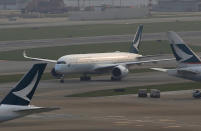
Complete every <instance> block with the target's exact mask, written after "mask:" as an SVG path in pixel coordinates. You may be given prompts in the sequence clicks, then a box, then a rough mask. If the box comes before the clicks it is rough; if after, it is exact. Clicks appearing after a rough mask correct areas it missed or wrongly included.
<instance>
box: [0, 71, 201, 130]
mask: <svg viewBox="0 0 201 131" xmlns="http://www.w3.org/2000/svg"><path fill="white" fill-rule="evenodd" d="M102 78H104V79H105V80H103V79H102ZM106 79H107V77H106V78H105V77H97V78H96V79H95V81H91V82H77V79H71V80H68V81H66V83H64V84H60V83H58V82H57V81H56V80H49V81H41V83H40V84H39V88H38V90H37V92H36V95H35V97H34V99H33V101H32V104H34V105H37V106H45V107H52V106H53V107H60V108H61V109H60V110H58V111H53V112H49V113H43V114H37V115H31V116H27V117H25V118H21V119H17V120H13V121H10V122H6V123H1V124H0V129H1V130H4V131H10V130H15V131H27V130H29V131H80V130H81V131H100V130H101V131H102V130H106V131H108V130H110V131H122V130H125V131H133V130H138V131H161V130H164V131H170V130H171V131H189V130H190V131H197V130H199V129H200V128H201V125H200V122H201V119H200V115H201V112H200V108H201V100H200V99H193V98H192V96H191V93H192V91H179V92H164V93H162V97H161V99H151V98H138V97H137V96H136V95H123V96H111V97H96V98H70V97H64V96H66V95H69V94H74V93H78V92H85V91H93V90H100V89H109V88H119V87H127V86H131V85H132V86H138V85H146V84H153V83H154V84H157V83H160V82H169V83H171V82H187V81H184V80H182V79H173V77H168V76H167V75H166V74H163V73H159V72H158V73H146V74H144V73H140V74H135V75H129V77H128V79H126V80H124V81H122V82H109V81H107V80H106ZM12 84H14V83H9V84H1V85H0V92H1V95H0V96H1V98H2V96H3V95H4V94H5V93H6V92H7V91H8V90H10V85H12ZM2 92H4V93H2Z"/></svg>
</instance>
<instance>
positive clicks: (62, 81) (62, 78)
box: [60, 75, 64, 83]
mask: <svg viewBox="0 0 201 131" xmlns="http://www.w3.org/2000/svg"><path fill="white" fill-rule="evenodd" d="M60 83H64V75H62V77H61V78H60Z"/></svg>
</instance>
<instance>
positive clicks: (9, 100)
mask: <svg viewBox="0 0 201 131" xmlns="http://www.w3.org/2000/svg"><path fill="white" fill-rule="evenodd" d="M46 65H47V64H46V63H44V64H35V65H33V67H32V68H31V69H30V71H29V72H28V73H27V74H26V75H25V76H24V77H23V78H22V79H21V81H20V82H19V83H18V84H17V85H16V86H15V88H13V89H12V90H11V91H10V92H9V94H8V95H7V96H6V97H5V98H4V99H3V101H2V102H1V104H6V105H21V106H25V105H29V103H30V101H31V99H32V97H33V95H34V92H35V90H36V88H37V86H38V83H39V81H40V79H41V76H42V74H43V72H44V70H45V67H46Z"/></svg>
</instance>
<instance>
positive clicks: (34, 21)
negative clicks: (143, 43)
mask: <svg viewBox="0 0 201 131" xmlns="http://www.w3.org/2000/svg"><path fill="white" fill-rule="evenodd" d="M200 20H201V16H193V15H192V16H178V17H168V18H144V19H143V18H142V19H128V20H97V21H70V20H69V19H68V18H66V17H63V18H26V19H21V18H18V19H17V20H16V21H9V20H8V19H6V18H5V19H4V18H1V19H0V29H5V28H22V27H49V26H72V25H90V24H135V23H137V24H138V23H140V24H142V23H160V22H176V21H200Z"/></svg>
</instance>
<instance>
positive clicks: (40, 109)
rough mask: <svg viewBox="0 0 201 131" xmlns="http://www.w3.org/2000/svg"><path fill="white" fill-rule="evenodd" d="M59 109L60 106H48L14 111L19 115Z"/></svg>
mask: <svg viewBox="0 0 201 131" xmlns="http://www.w3.org/2000/svg"><path fill="white" fill-rule="evenodd" d="M59 109H60V108H57V107H48V108H43V107H40V108H34V109H25V110H18V111H15V112H16V113H19V114H21V115H31V114H37V113H42V112H50V111H54V110H59Z"/></svg>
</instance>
